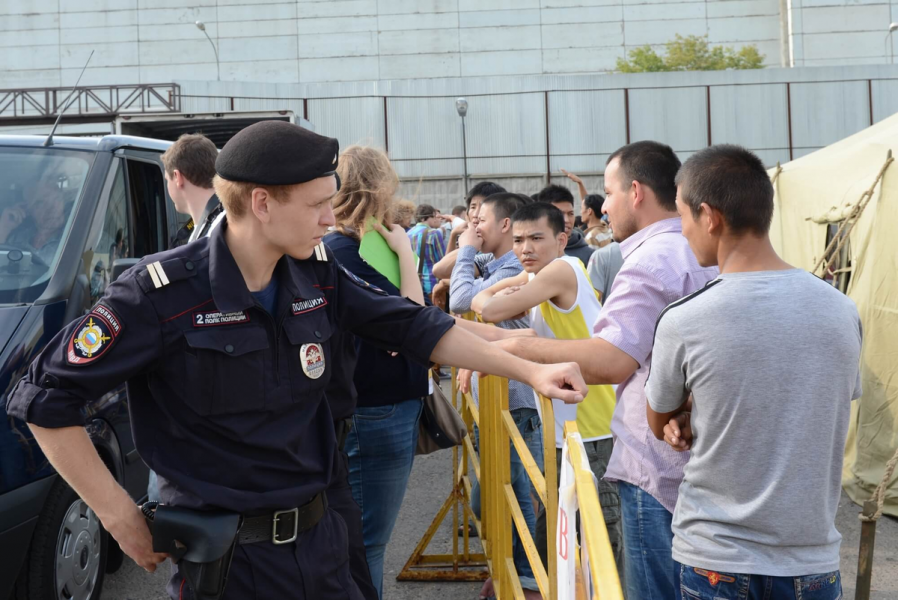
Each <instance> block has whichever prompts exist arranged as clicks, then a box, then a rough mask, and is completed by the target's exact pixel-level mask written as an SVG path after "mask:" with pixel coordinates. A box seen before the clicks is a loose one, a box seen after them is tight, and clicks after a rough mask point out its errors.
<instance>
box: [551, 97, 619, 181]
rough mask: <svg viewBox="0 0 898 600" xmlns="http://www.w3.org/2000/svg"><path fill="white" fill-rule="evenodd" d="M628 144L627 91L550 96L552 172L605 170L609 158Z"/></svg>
mask: <svg viewBox="0 0 898 600" xmlns="http://www.w3.org/2000/svg"><path fill="white" fill-rule="evenodd" d="M626 143H627V113H626V105H625V94H624V91H623V90H595V91H582V92H580V91H577V92H550V93H549V152H550V153H551V160H550V166H551V171H552V173H557V172H558V171H559V170H560V169H566V170H567V171H571V172H596V171H603V170H604V168H605V161H606V160H607V159H608V156H609V155H610V154H611V153H612V152H614V151H615V150H617V149H618V148H620V147H621V146H623V145H624V144H626Z"/></svg>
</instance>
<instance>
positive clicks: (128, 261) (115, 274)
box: [109, 258, 140, 283]
mask: <svg viewBox="0 0 898 600" xmlns="http://www.w3.org/2000/svg"><path fill="white" fill-rule="evenodd" d="M139 262H140V259H139V258H119V259H117V260H116V261H115V262H114V263H112V277H111V280H110V281H109V283H112V282H113V281H115V280H116V279H118V278H119V277H121V275H122V273H124V272H125V271H127V270H128V269H130V268H131V267H133V266H134V265H136V264H137V263H139Z"/></svg>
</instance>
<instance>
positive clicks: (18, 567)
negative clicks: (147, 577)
mask: <svg viewBox="0 0 898 600" xmlns="http://www.w3.org/2000/svg"><path fill="white" fill-rule="evenodd" d="M44 141H45V138H43V137H36V136H34V137H32V136H0V391H2V397H0V600H5V599H7V598H15V599H16V600H26V599H27V600H51V599H53V600H59V599H72V600H97V599H98V598H99V597H100V593H101V588H102V585H103V577H104V574H105V573H108V572H112V571H114V570H115V569H117V568H118V567H119V566H120V565H121V564H122V558H123V554H122V552H121V550H119V548H118V546H117V545H116V544H115V542H114V541H113V540H112V539H111V537H110V536H109V535H108V534H106V532H105V531H104V530H103V528H102V526H101V525H100V523H99V520H98V519H97V517H96V515H94V514H93V512H92V511H91V510H90V509H89V508H88V507H87V505H85V504H84V502H82V501H81V499H80V498H78V496H77V495H76V494H75V493H74V491H72V489H71V488H70V487H69V486H68V485H66V483H65V482H64V481H63V480H62V478H61V477H59V476H58V475H57V474H56V473H55V471H54V470H53V467H52V466H50V464H49V463H48V461H47V459H46V457H45V456H44V455H43V453H42V452H41V450H40V448H39V447H38V445H37V443H35V441H34V438H33V437H32V436H31V433H30V432H29V429H28V427H27V425H25V423H23V422H21V421H18V420H16V419H13V418H12V417H9V416H8V415H7V414H6V409H5V407H6V398H7V395H8V394H9V392H10V390H11V389H12V387H13V386H14V385H15V383H16V382H17V381H18V380H19V379H20V378H21V377H22V375H23V374H24V373H25V370H26V369H27V368H28V365H29V364H30V363H31V361H32V360H33V359H34V358H35V356H37V354H38V353H39V352H40V351H41V350H42V349H43V348H44V346H45V345H46V344H47V342H48V341H49V340H50V339H52V338H53V336H55V335H56V334H57V333H58V332H59V331H60V329H61V328H62V327H63V326H65V325H66V324H67V323H69V322H70V321H72V320H74V319H77V318H79V317H81V316H82V315H84V314H86V313H87V312H88V310H89V309H90V307H91V306H93V304H94V302H95V301H96V300H97V299H98V298H99V297H100V296H101V295H102V294H103V292H104V290H105V289H106V287H107V286H108V285H109V283H110V282H111V281H113V280H115V278H116V277H117V276H118V275H120V274H121V273H122V272H123V271H124V270H126V269H127V268H128V267H130V266H132V265H133V264H134V263H135V262H136V261H137V260H138V259H139V258H140V257H142V256H144V255H147V254H152V253H154V252H159V251H161V250H164V249H166V248H168V246H169V241H170V240H172V239H173V238H174V236H175V234H176V232H177V230H178V228H179V227H180V225H181V223H182V221H183V218H179V216H178V215H177V213H175V212H174V206H173V205H172V203H171V201H170V200H169V199H168V198H167V192H166V185H165V180H164V177H163V171H162V163H161V161H160V158H159V157H160V155H161V154H162V152H164V151H165V149H166V148H167V147H168V146H169V145H170V142H164V141H158V140H150V139H143V138H136V137H127V136H106V137H101V138H66V137H57V138H55V139H54V141H53V143H52V144H51V145H50V146H48V147H45V146H44V145H43V144H44ZM85 417H86V418H87V423H88V424H87V431H88V433H89V434H90V438H91V439H92V440H93V443H94V445H95V447H96V449H97V451H98V452H99V454H100V456H101V457H102V458H103V460H104V461H105V463H106V466H107V467H109V470H110V471H111V472H112V473H113V474H114V475H115V477H116V479H117V480H118V481H119V483H120V484H121V485H122V486H123V487H124V488H125V489H126V490H128V492H129V493H130V494H131V496H132V497H133V498H134V499H135V500H136V501H137V500H140V499H142V498H143V497H145V496H146V488H147V474H148V471H147V467H146V465H144V463H143V461H142V460H141V459H140V457H139V456H138V454H137V451H136V450H135V448H134V442H133V440H132V438H131V429H130V423H129V418H128V398H127V396H126V394H125V388H124V386H122V387H120V388H118V389H115V390H113V391H111V392H110V393H108V394H106V395H105V396H103V397H102V398H96V399H94V401H93V402H92V403H91V404H90V405H89V406H88V407H87V408H86V410H85Z"/></svg>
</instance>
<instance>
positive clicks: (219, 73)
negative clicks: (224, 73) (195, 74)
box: [196, 21, 221, 81]
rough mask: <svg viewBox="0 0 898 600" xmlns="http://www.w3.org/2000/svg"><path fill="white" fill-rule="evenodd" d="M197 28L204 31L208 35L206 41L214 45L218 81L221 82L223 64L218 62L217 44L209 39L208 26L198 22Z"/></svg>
mask: <svg viewBox="0 0 898 600" xmlns="http://www.w3.org/2000/svg"><path fill="white" fill-rule="evenodd" d="M196 28H197V29H199V30H200V31H202V32H203V33H204V34H205V35H206V39H207V40H209V43H210V44H212V52H214V53H215V70H216V72H217V74H218V77H217V81H221V63H220V62H219V61H218V49H217V48H216V47H215V42H213V41H212V38H210V37H209V32H208V31H206V24H205V23H203V22H202V21H197V22H196Z"/></svg>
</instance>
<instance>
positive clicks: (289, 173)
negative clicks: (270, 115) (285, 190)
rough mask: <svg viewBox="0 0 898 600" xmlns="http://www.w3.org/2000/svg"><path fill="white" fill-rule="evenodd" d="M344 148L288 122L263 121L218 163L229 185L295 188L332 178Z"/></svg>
mask: <svg viewBox="0 0 898 600" xmlns="http://www.w3.org/2000/svg"><path fill="white" fill-rule="evenodd" d="M339 153H340V144H339V142H337V140H335V139H334V138H329V137H325V136H323V135H318V134H317V133H315V132H312V131H309V130H308V129H303V128H302V127H300V126H298V125H294V124H292V123H287V122H286V121H261V122H259V123H254V124H252V125H250V126H249V127H247V128H245V129H241V130H240V131H239V132H237V135H235V136H234V137H232V138H231V139H230V140H228V143H227V144H225V146H224V148H222V149H221V152H219V153H218V158H217V159H216V160H215V172H216V173H218V175H219V176H220V177H222V178H223V179H227V180H228V181H243V182H246V183H261V184H265V185H293V184H296V183H305V182H306V181H312V180H313V179H318V178H319V177H324V176H326V175H331V174H333V173H334V171H336V169H337V156H338V154H339Z"/></svg>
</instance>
